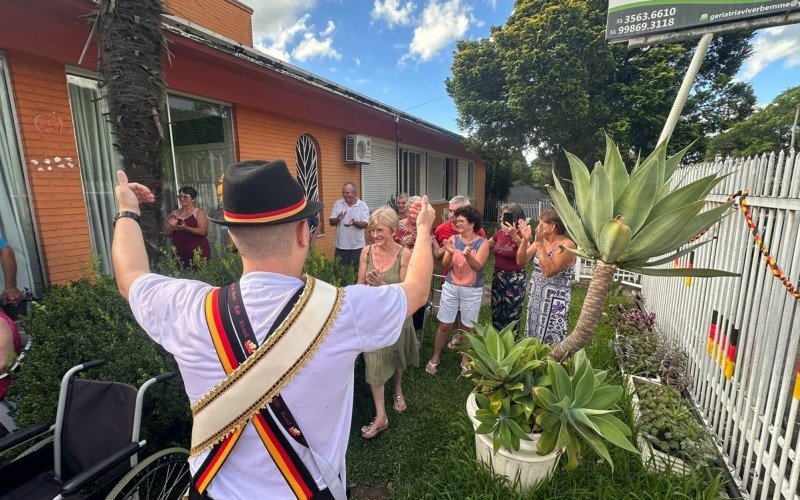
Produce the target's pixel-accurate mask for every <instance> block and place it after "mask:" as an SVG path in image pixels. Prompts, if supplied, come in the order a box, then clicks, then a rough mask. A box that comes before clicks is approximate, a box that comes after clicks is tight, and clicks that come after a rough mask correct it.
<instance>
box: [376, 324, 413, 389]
mask: <svg viewBox="0 0 800 500" xmlns="http://www.w3.org/2000/svg"><path fill="white" fill-rule="evenodd" d="M364 363H365V364H366V369H365V377H364V378H365V379H366V381H367V383H368V384H369V385H383V384H385V383H386V381H387V380H389V379H390V378H392V375H394V371H395V370H396V369H397V368H401V369H403V370H405V369H406V367H407V366H419V345H417V332H416V331H414V323H413V322H412V321H411V318H408V319H407V320H406V322H405V323H403V329H402V331H401V332H400V338H398V339H397V342H395V343H394V345H391V346H389V347H384V348H383V349H378V350H377V351H372V352H365V353H364Z"/></svg>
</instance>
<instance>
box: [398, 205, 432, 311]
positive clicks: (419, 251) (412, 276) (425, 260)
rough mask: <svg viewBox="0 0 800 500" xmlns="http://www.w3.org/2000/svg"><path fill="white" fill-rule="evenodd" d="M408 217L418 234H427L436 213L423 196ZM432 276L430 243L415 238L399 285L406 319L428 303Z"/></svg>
mask: <svg viewBox="0 0 800 500" xmlns="http://www.w3.org/2000/svg"><path fill="white" fill-rule="evenodd" d="M409 217H411V218H412V219H416V224H417V231H419V234H428V233H430V232H431V225H432V224H433V220H434V219H435V218H436V211H435V210H434V209H433V207H432V206H430V205H429V204H428V197H427V196H423V197H422V200H420V201H418V202H416V203H414V205H413V206H412V207H411V208H410V209H409ZM432 276H433V253H432V252H431V245H430V242H429V241H427V240H426V239H425V238H417V241H416V242H414V249H413V250H412V251H411V258H410V260H409V263H408V270H407V271H406V276H405V280H404V281H403V282H402V283H400V287H401V288H402V289H403V291H404V292H405V293H406V299H407V300H408V310H407V311H406V317H409V316H411V315H412V314H414V311H416V310H417V309H419V308H420V307H422V306H424V305H425V304H426V303H427V302H428V291H429V289H430V286H431V277H432Z"/></svg>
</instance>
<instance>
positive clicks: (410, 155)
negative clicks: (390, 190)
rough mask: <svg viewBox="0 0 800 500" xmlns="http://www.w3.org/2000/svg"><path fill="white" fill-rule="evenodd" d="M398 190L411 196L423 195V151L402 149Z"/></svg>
mask: <svg viewBox="0 0 800 500" xmlns="http://www.w3.org/2000/svg"><path fill="white" fill-rule="evenodd" d="M399 181H400V182H399V184H398V191H399V192H401V193H403V192H405V193H408V195H409V196H422V195H423V194H425V193H423V192H422V191H423V185H422V184H423V183H422V153H417V152H414V151H408V150H405V149H401V150H400V172H399Z"/></svg>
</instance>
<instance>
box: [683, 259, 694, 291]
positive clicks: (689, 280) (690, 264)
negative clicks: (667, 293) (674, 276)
mask: <svg viewBox="0 0 800 500" xmlns="http://www.w3.org/2000/svg"><path fill="white" fill-rule="evenodd" d="M686 269H694V250H693V251H691V252H689V262H688V263H687V266H686ZM683 282H684V283H685V284H686V287H687V288H688V287H690V286H692V277H691V276H686V277H685V278H683Z"/></svg>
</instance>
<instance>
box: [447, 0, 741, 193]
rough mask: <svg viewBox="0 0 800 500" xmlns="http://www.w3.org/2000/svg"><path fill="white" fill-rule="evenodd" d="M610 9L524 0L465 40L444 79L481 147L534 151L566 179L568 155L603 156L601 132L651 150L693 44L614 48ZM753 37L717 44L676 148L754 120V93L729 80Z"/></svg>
mask: <svg viewBox="0 0 800 500" xmlns="http://www.w3.org/2000/svg"><path fill="white" fill-rule="evenodd" d="M607 6H608V2H606V1H604V0H517V2H516V4H515V9H514V12H513V14H512V15H511V16H509V18H508V21H507V22H506V24H505V25H504V26H502V27H495V28H493V29H492V32H491V36H490V37H489V38H486V39H483V40H478V41H461V42H459V43H458V46H457V48H456V52H455V57H454V61H453V66H452V76H451V77H450V78H448V79H447V81H446V85H447V89H448V93H449V94H450V95H451V97H452V98H453V100H454V101H455V103H456V108H457V109H458V113H459V125H460V126H461V127H462V128H464V129H466V130H468V131H469V133H470V135H471V137H473V138H474V139H475V140H476V141H482V142H484V143H492V144H502V145H503V146H505V147H509V148H525V147H535V148H537V149H538V153H539V156H540V157H542V158H545V159H549V160H550V161H552V162H553V163H554V165H555V168H556V170H557V173H558V174H559V175H562V176H565V177H568V176H569V169H568V167H567V162H566V159H565V157H564V155H563V153H562V151H563V150H564V149H567V150H569V151H571V152H573V153H575V154H576V155H577V156H579V157H583V158H601V157H602V152H603V147H604V145H605V140H604V137H603V132H604V131H605V132H608V133H609V134H611V135H613V136H614V137H615V138H616V139H617V140H618V141H619V144H620V149H621V150H622V152H623V155H624V156H626V157H628V158H632V157H633V156H634V155H635V154H636V152H637V151H639V150H650V149H652V148H654V147H655V141H656V140H657V139H658V136H659V133H660V132H661V128H662V127H663V124H664V119H665V117H666V116H667V114H668V113H669V110H670V107H671V105H672V102H673V100H674V98H675V96H676V95H677V92H678V88H679V87H680V84H681V79H682V77H683V75H684V73H685V72H686V69H687V67H688V65H689V62H690V60H691V56H692V51H693V47H694V44H695V43H694V42H687V43H684V44H670V45H663V46H657V47H645V48H642V49H632V50H629V49H628V48H627V47H625V46H624V45H609V44H607V43H606V41H605V21H606V8H607ZM751 37H752V33H744V34H734V35H727V36H723V37H718V38H717V39H715V40H714V42H713V43H712V47H711V49H710V51H709V55H708V56H707V57H706V60H705V63H704V64H703V66H702V68H701V71H700V74H699V77H698V83H697V85H696V86H695V92H694V93H693V95H692V97H691V99H690V101H689V102H688V103H687V106H686V112H685V113H684V116H683V118H682V120H681V121H680V122H679V124H678V128H677V130H676V132H675V134H674V136H673V140H672V141H671V142H670V146H671V149H673V150H677V149H681V148H683V147H684V146H685V145H687V144H689V143H691V142H692V141H693V140H695V139H696V138H697V137H702V136H705V135H706V134H709V133H713V132H717V131H719V130H721V128H724V127H726V126H730V124H731V123H733V122H735V121H737V120H741V119H743V118H744V117H746V116H748V115H749V113H750V112H751V109H752V106H753V103H754V102H755V100H754V98H753V91H752V88H751V87H750V86H749V85H748V84H742V83H735V82H733V81H732V77H733V75H735V74H736V72H737V71H738V69H739V67H740V66H741V63H742V61H743V60H744V59H745V58H746V57H747V55H749V53H750V39H751ZM720 109H724V110H725V111H724V113H720V112H719V111H718V110H720ZM702 146H703V145H702V144H698V145H695V146H694V147H693V149H692V150H690V151H689V154H690V155H692V154H696V153H697V152H699V151H703V150H704V148H703V147H702Z"/></svg>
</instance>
